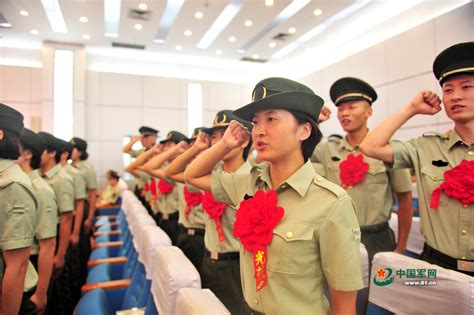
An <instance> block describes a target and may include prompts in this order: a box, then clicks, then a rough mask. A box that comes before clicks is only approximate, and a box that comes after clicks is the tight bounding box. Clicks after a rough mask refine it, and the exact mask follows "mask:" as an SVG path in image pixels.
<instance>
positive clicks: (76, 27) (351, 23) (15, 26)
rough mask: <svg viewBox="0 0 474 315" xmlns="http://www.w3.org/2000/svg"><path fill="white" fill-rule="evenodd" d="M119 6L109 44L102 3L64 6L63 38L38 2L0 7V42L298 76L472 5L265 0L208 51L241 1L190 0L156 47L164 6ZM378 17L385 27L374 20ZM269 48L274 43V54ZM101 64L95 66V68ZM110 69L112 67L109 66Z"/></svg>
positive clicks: (154, 2)
mask: <svg viewBox="0 0 474 315" xmlns="http://www.w3.org/2000/svg"><path fill="white" fill-rule="evenodd" d="M117 1H119V2H121V17H120V24H119V36H118V38H113V39H112V38H107V37H105V23H104V0H59V5H60V8H61V11H62V14H63V16H64V20H65V22H66V26H67V30H68V32H67V33H66V34H60V33H55V32H53V31H52V29H51V27H50V24H49V22H48V19H47V16H46V14H45V11H44V9H43V6H42V4H41V1H40V0H0V13H3V15H4V16H5V18H6V19H7V20H8V21H9V22H10V23H11V24H12V27H11V28H10V29H5V28H3V29H2V28H0V35H1V36H2V39H1V40H0V48H1V47H2V41H3V42H9V41H11V42H17V43H18V42H31V43H35V42H36V43H41V42H42V41H56V42H65V43H79V44H83V45H85V47H86V52H89V54H95V55H101V56H102V57H107V56H109V57H110V58H109V61H110V62H112V61H113V60H115V61H118V60H119V59H120V58H127V59H133V58H135V59H136V60H137V61H142V60H144V59H147V60H154V62H164V61H167V62H170V63H174V64H176V65H181V66H182V65H192V66H199V68H200V69H203V68H206V67H214V70H216V69H219V68H222V69H226V68H232V69H234V70H235V71H237V70H239V71H242V72H248V71H253V70H254V69H260V70H261V69H266V71H267V72H268V69H272V70H274V69H275V68H279V69H283V68H285V69H286V70H288V69H291V70H295V71H296V70H298V75H303V74H304V73H307V72H308V71H312V70H315V69H316V68H321V67H323V66H325V65H328V64H330V63H331V62H335V61H337V60H335V59H337V58H339V59H340V58H344V57H347V54H351V53H355V52H357V51H360V50H362V49H364V48H367V47H369V46H370V45H373V44H376V43H377V42H380V41H382V40H384V39H386V38H388V37H390V36H394V35H396V34H398V33H400V32H403V31H405V30H407V29H409V28H411V27H414V26H416V25H418V24H420V23H422V22H424V21H426V20H429V19H432V18H434V17H436V16H438V15H440V14H443V13H445V12H447V11H449V10H452V9H454V8H456V7H458V6H460V5H462V4H464V3H466V2H469V1H467V0H442V1H440V0H425V1H421V0H372V1H368V0H312V1H311V0H274V4H273V5H272V6H267V5H265V0H242V1H243V5H242V7H241V9H240V11H239V12H238V13H237V15H236V16H235V17H234V18H233V19H232V20H231V21H230V22H229V24H228V25H227V26H226V27H225V29H224V30H223V31H222V32H221V33H220V34H219V36H218V37H217V38H216V40H215V41H214V42H213V43H212V44H211V45H210V47H209V48H207V49H199V48H197V47H196V46H197V43H198V42H199V41H200V40H201V38H202V37H203V36H204V34H205V33H206V32H207V30H208V29H209V28H210V27H211V25H212V24H213V23H214V21H215V20H216V18H217V17H218V16H219V14H221V12H222V11H223V10H224V8H225V7H226V6H227V5H228V4H229V3H230V2H232V1H239V0H187V1H185V3H184V5H183V6H182V8H181V10H180V11H179V14H178V16H177V19H176V21H175V22H174V24H173V25H172V27H171V29H170V31H169V33H168V35H167V37H166V41H165V43H163V44H157V43H154V42H153V39H154V37H155V35H156V33H157V32H158V28H159V25H160V21H161V19H162V16H163V12H164V9H165V6H166V4H167V0H121V1H120V0H117ZM168 1H176V0H168ZM299 1H303V2H304V1H307V2H308V4H307V5H306V6H304V7H303V9H301V10H300V11H299V12H297V13H296V14H294V15H293V16H291V17H289V18H288V19H287V20H285V21H282V22H281V23H280V24H279V25H277V26H276V27H274V28H272V29H271V30H270V31H269V32H268V33H267V34H265V35H263V36H261V37H260V38H259V39H258V40H257V41H256V42H255V43H254V44H253V45H251V46H250V47H249V48H248V49H247V50H246V51H245V53H243V54H241V53H238V52H237V50H238V49H239V48H240V47H242V46H244V45H245V44H246V43H247V42H248V41H249V40H251V39H252V38H253V37H254V36H255V35H256V34H258V33H259V32H261V30H263V29H265V28H268V27H269V25H271V23H272V21H274V19H275V18H276V17H277V16H278V15H279V14H280V13H281V12H282V11H283V10H284V9H285V8H286V7H287V6H288V5H290V4H291V3H293V2H299ZM140 3H145V4H146V5H147V6H148V10H149V11H150V20H149V21H140V20H135V19H131V18H129V11H130V10H131V9H138V6H139V4H140ZM316 9H320V10H322V14H321V15H319V16H316V15H314V14H313V11H314V10H316ZM21 10H26V11H27V12H28V13H29V15H28V16H22V15H20V11H21ZM198 11H199V12H202V13H203V15H204V16H203V17H202V18H201V19H197V18H195V17H194V14H195V13H196V12H198ZM350 11H351V12H350ZM414 12H416V14H414ZM82 16H84V17H87V19H88V22H87V23H81V22H80V21H79V18H80V17H82ZM414 16H415V17H414ZM379 17H380V21H378V20H377V19H378V18H379ZM246 20H251V21H252V22H253V25H252V26H250V27H247V26H245V25H244V22H245V21H246ZM137 23H140V24H142V25H143V29H142V30H136V29H135V28H134V25H135V24H137ZM292 27H293V28H295V29H296V32H295V33H294V34H290V36H289V38H288V39H287V40H286V41H278V40H274V39H273V37H274V36H276V35H278V34H279V33H286V34H288V30H289V28H292ZM318 27H319V28H318ZM32 29H36V30H37V31H38V32H39V34H38V35H32V34H30V31H31V30H32ZM318 29H319V30H320V31H321V32H320V33H318V35H315V36H314V37H312V38H311V39H310V40H308V41H306V42H301V40H302V39H303V38H304V37H305V36H306V37H307V34H308V32H311V31H312V32H315V31H318ZM186 30H190V31H191V32H192V35H191V36H185V35H184V32H185V31H186ZM374 32H377V35H376V36H375V35H370V34H374ZM352 33H353V34H352ZM84 34H88V35H89V36H90V39H89V40H85V39H83V35H84ZM305 34H306V35H305ZM369 35H370V36H372V37H371V38H370V40H362V39H363V37H364V36H369ZM231 36H234V37H235V38H236V41H235V42H230V41H229V40H228V38H229V37H231ZM113 41H115V42H120V43H127V44H137V45H144V46H145V47H146V48H145V52H143V51H137V50H131V49H119V48H110V47H111V43H112V42H113ZM270 42H275V43H276V47H274V48H271V47H269V43H270ZM177 45H180V46H182V50H181V51H177V50H176V46H177ZM292 45H295V47H294V49H293V50H292V51H291V52H290V53H288V54H286V55H284V56H283V57H282V58H279V59H277V58H274V57H275V56H273V57H272V55H274V54H275V53H276V52H278V51H279V50H280V49H283V48H285V49H286V48H291V46H292ZM288 46H290V47H288ZM341 47H344V50H341V49H340V48H341ZM333 48H334V49H335V48H338V49H337V53H336V51H334V53H330V54H327V50H328V49H333ZM216 50H221V51H222V54H221V55H217V54H216ZM321 51H325V53H326V55H327V56H326V57H325V58H319V59H318V58H314V56H315V54H316V55H321V56H324V54H320V53H319V54H318V52H321ZM255 54H258V56H259V59H265V60H268V62H267V63H265V64H264V65H261V64H256V63H250V62H242V61H240V59H241V58H242V57H249V58H251V57H252V56H253V55H255ZM336 57H337V58H336ZM1 58H2V56H1V54H0V59H1ZM97 58H98V57H96V58H95V59H94V58H91V60H95V61H97V60H98V59H97ZM113 58H115V59H113ZM99 59H100V58H99ZM97 62H99V61H97ZM97 62H96V64H97ZM100 62H102V64H104V62H107V60H105V59H104V58H102V59H100ZM96 64H95V65H96ZM109 66H110V67H114V65H112V64H109ZM295 73H296V72H295ZM295 75H296V74H295ZM184 76H185V75H184Z"/></svg>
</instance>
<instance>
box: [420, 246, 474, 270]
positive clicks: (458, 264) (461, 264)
mask: <svg viewBox="0 0 474 315" xmlns="http://www.w3.org/2000/svg"><path fill="white" fill-rule="evenodd" d="M423 255H426V256H429V257H432V258H434V259H436V260H439V261H441V262H442V263H444V264H446V265H448V266H450V267H451V268H452V269H453V270H461V271H468V272H474V260H462V259H456V258H453V257H451V256H448V255H446V254H443V253H442V252H440V251H438V250H436V249H434V248H433V247H431V246H430V245H428V244H426V243H425V245H424V246H423Z"/></svg>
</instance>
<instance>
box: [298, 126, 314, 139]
mask: <svg viewBox="0 0 474 315" xmlns="http://www.w3.org/2000/svg"><path fill="white" fill-rule="evenodd" d="M311 130H312V127H311V124H310V123H309V122H305V123H304V124H302V125H299V126H298V134H297V137H298V140H299V141H301V142H303V141H305V140H306V139H308V138H309V137H310V136H311Z"/></svg>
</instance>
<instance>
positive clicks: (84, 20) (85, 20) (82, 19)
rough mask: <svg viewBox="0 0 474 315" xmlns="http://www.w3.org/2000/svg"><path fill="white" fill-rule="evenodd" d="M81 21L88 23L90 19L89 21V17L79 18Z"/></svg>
mask: <svg viewBox="0 0 474 315" xmlns="http://www.w3.org/2000/svg"><path fill="white" fill-rule="evenodd" d="M79 21H80V22H81V23H87V22H88V21H89V19H88V18H87V17H85V16H81V17H80V18H79Z"/></svg>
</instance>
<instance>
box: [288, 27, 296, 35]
mask: <svg viewBox="0 0 474 315" xmlns="http://www.w3.org/2000/svg"><path fill="white" fill-rule="evenodd" d="M288 33H290V34H294V33H296V28H294V27H290V28H289V29H288Z"/></svg>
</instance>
